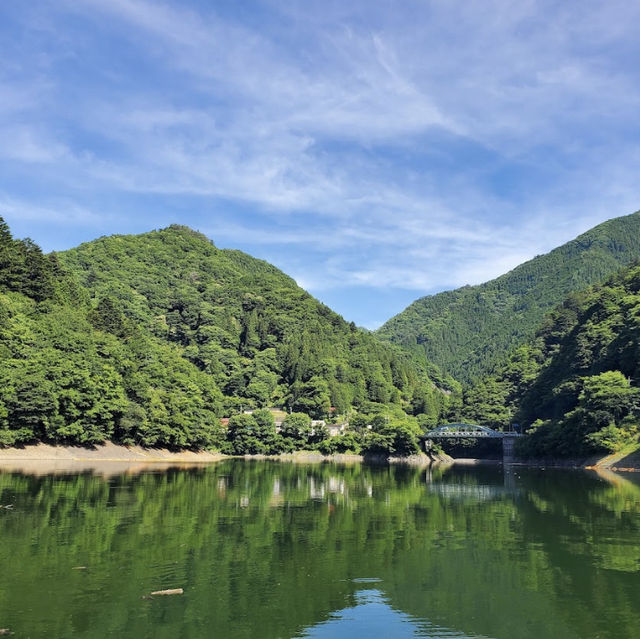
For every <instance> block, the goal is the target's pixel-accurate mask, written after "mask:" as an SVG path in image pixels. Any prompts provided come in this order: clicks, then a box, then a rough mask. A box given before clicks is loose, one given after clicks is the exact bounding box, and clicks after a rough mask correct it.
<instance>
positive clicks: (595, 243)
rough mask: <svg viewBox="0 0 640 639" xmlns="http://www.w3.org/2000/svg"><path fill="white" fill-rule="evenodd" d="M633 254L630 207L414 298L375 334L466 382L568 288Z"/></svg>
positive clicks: (635, 235) (528, 332)
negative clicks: (488, 274)
mask: <svg viewBox="0 0 640 639" xmlns="http://www.w3.org/2000/svg"><path fill="white" fill-rule="evenodd" d="M639 257H640V212H637V213H633V214H632V215H628V216H625V217H619V218H615V219H613V220H609V221H608V222H605V223H603V224H600V225H598V226H596V227H594V228H593V229H591V230H590V231H587V232H586V233H584V234H583V235H580V236H579V237H577V238H576V239H575V240H572V241H571V242H568V243H567V244H564V245H562V246H560V247H559V248H557V249H555V250H553V251H551V252H550V253H547V254H546V255H541V256H538V257H535V258H534V259H532V260H530V261H528V262H525V263H524V264H522V265H520V266H518V267H517V268H515V269H513V270H512V271H510V272H509V273H507V274H505V275H503V276H501V277H499V278H497V279H495V280H491V281H490V282H487V283H485V284H481V285H479V286H465V287H462V288H459V289H456V290H454V291H447V292H444V293H439V294H437V295H432V296H428V297H423V298H421V299H418V300H416V301H415V302H414V303H413V304H411V305H410V306H408V307H407V308H406V309H405V310H404V311H402V313H400V314H398V315H396V316H395V317H393V318H392V319H390V320H389V321H388V322H387V323H386V324H385V325H384V326H382V327H381V328H380V329H379V330H378V332H377V335H378V336H379V337H380V338H382V339H384V340H387V341H390V342H393V343H396V344H399V345H402V346H404V347H406V348H408V349H410V350H411V351H412V352H414V353H419V354H420V355H421V356H422V357H425V358H426V359H427V360H429V361H431V362H433V363H435V364H436V365H438V366H440V367H441V368H442V369H443V370H445V371H447V372H448V373H450V374H451V375H453V376H454V377H455V378H456V379H458V380H460V381H462V382H469V381H470V380H472V379H474V378H477V377H479V376H482V375H484V374H486V373H487V372H489V371H491V370H492V368H493V367H494V366H495V365H496V363H497V362H499V361H500V360H501V359H502V358H504V357H505V355H506V354H507V352H508V351H509V349H510V348H512V347H514V346H516V345H518V344H521V343H523V342H524V341H525V340H526V339H527V338H528V337H531V336H532V335H533V333H534V332H535V330H536V328H537V327H538V325H539V324H540V322H541V321H542V318H543V316H544V314H545V312H547V311H549V310H551V309H552V308H553V307H554V306H555V305H557V304H559V303H561V302H562V300H563V299H564V298H565V297H566V296H567V295H568V294H569V293H571V292H573V291H579V290H582V289H584V288H586V287H587V286H589V285H591V284H595V283H597V282H601V281H603V280H604V279H605V278H606V277H608V276H609V275H611V274H612V273H614V272H615V271H616V270H618V269H619V268H621V267H622V266H624V265H627V264H629V263H631V261H632V260H634V259H637V258H639Z"/></svg>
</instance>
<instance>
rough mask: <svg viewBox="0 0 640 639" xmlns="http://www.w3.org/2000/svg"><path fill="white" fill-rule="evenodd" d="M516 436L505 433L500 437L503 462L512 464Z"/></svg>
mask: <svg viewBox="0 0 640 639" xmlns="http://www.w3.org/2000/svg"><path fill="white" fill-rule="evenodd" d="M516 439H517V437H516V436H513V435H512V436H509V435H505V436H504V437H503V438H502V462H503V463H504V464H513V462H514V460H515V455H514V448H515V443H516Z"/></svg>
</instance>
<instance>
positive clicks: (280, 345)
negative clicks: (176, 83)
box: [0, 219, 455, 450]
mask: <svg viewBox="0 0 640 639" xmlns="http://www.w3.org/2000/svg"><path fill="white" fill-rule="evenodd" d="M0 221H1V219H0ZM433 379H435V378H433V376H432V377H431V378H430V377H429V376H428V375H427V374H426V373H425V368H424V367H423V368H422V369H420V368H418V367H416V366H415V364H414V362H412V361H411V359H410V358H409V357H407V356H406V355H405V354H404V353H402V352H400V351H399V350H398V349H396V348H394V347H393V346H389V345H385V344H382V343H380V342H379V341H378V340H377V339H376V338H375V337H373V336H372V335H370V334H368V333H367V332H366V331H363V330H361V329H358V328H357V327H356V326H354V325H353V324H348V323H347V322H345V321H344V320H343V319H342V318H341V317H340V316H338V315H336V314H335V313H333V312H332V311H331V310H330V309H329V308H327V307H326V306H324V305H323V304H321V303H319V302H318V301H317V300H315V299H314V298H312V297H311V296H310V295H309V294H307V293H306V292H304V291H303V290H302V289H300V288H299V287H298V286H297V285H296V284H295V282H294V281H293V280H292V279H291V278H289V277H287V276H286V275H284V274H283V273H282V272H280V271H279V270H277V269H276V268H275V267H273V266H271V265H269V264H267V263H266V262H263V261H260V260H256V259H254V258H251V257H250V256H248V255H245V254H243V253H241V252H239V251H229V250H219V249H217V248H216V247H215V246H214V245H213V244H212V243H211V242H210V241H209V240H208V239H207V238H206V237H205V236H203V235H201V234H199V233H197V232H195V231H192V230H190V229H188V228H185V227H180V226H173V227H170V228H168V229H164V230H162V231H154V232H151V233H147V234H144V235H139V236H113V237H105V238H101V239H99V240H96V241H94V242H90V243H87V244H84V245H82V246H80V247H78V248H76V249H73V250H71V251H67V252H65V253H62V254H59V255H50V256H45V255H43V254H42V252H41V251H40V249H39V248H38V247H37V246H35V245H34V244H33V243H32V242H30V241H29V240H15V239H13V238H12V237H11V234H10V232H9V229H8V228H7V227H6V224H4V222H2V228H1V229H0V444H5V445H7V444H8V445H11V444H14V443H20V442H26V441H34V440H46V441H56V442H79V443H95V442H99V441H103V440H105V439H112V440H115V441H121V442H125V443H142V444H146V445H169V446H175V447H183V446H194V447H203V446H223V447H224V446H227V448H228V447H229V446H231V447H232V448H233V446H234V442H230V441H229V440H228V438H227V441H226V443H225V441H223V438H224V437H225V436H227V435H229V436H235V435H234V434H238V433H240V435H238V436H239V437H244V436H245V435H246V434H247V428H249V431H251V429H253V430H254V431H256V432H258V431H260V432H262V431H261V430H260V429H262V430H265V429H266V430H265V432H264V433H262V434H263V435H265V433H266V435H265V437H266V438H267V439H269V438H270V437H271V438H272V435H274V432H273V424H272V423H268V422H269V416H268V415H262V417H259V418H257V421H256V420H253V421H256V423H255V424H254V425H249V426H247V424H245V423H244V422H249V421H252V419H253V418H252V419H245V420H244V421H243V420H240V421H238V420H236V421H235V422H233V424H232V425H233V428H230V429H228V430H226V431H225V430H223V429H221V427H220V424H219V419H218V418H219V417H222V416H231V415H234V414H237V413H240V412H242V410H243V409H244V410H246V409H253V408H256V409H257V408H262V407H266V406H278V407H282V408H284V409H285V410H287V411H289V412H291V411H293V412H294V413H296V412H297V413H304V414H306V415H308V416H311V417H314V418H322V417H328V416H330V415H332V414H335V413H345V412H347V411H349V410H351V409H352V408H354V407H355V408H357V409H358V410H359V412H360V413H362V414H372V415H373V414H376V413H380V411H383V410H387V412H388V415H389V416H390V417H391V416H395V417H396V418H397V417H398V415H403V414H404V412H403V411H407V412H408V413H413V414H424V415H426V417H425V419H426V420H427V421H430V422H433V421H435V420H437V419H438V416H439V415H440V414H441V413H442V411H443V410H445V409H446V405H447V403H451V398H453V397H455V394H453V395H451V394H448V393H444V392H441V390H439V388H438V387H436V384H435V383H434V381H432V380H433ZM435 381H436V382H437V383H438V386H439V387H444V388H445V389H447V390H450V389H451V388H452V387H453V388H455V382H453V380H447V379H435ZM300 419H302V422H303V421H304V419H303V418H302V417H301V418H300ZM272 421H273V420H272V419H271V422H272ZM298 421H300V420H298ZM236 422H237V423H236ZM294 422H295V423H296V424H298V422H296V421H295V419H293V418H292V424H293V423H294ZM302 422H300V424H302ZM252 423H253V422H252ZM385 423H389V420H387V422H385ZM300 424H298V425H297V426H296V427H295V428H294V427H293V426H291V427H290V428H289V430H291V433H290V434H291V436H290V437H289V439H290V440H291V441H289V442H288V443H285V444H286V445H284V448H285V449H286V448H287V447H288V448H291V447H292V446H304V445H307V444H309V443H312V442H311V440H310V438H309V437H306V436H305V437H302V436H300V433H299V432H298V431H299V429H300V427H302V428H303V430H304V428H306V426H305V425H304V424H303V425H302V426H300ZM238 429H239V430H238ZM296 429H297V430H296ZM285 430H286V429H285ZM267 431H269V432H268V433H267ZM254 434H255V433H254ZM391 439H393V438H391ZM391 439H390V440H389V441H391ZM272 443H273V442H272ZM280 443H282V442H280ZM278 446H280V444H278V445H275V444H274V445H273V446H272V447H271V449H273V450H275V449H277V448H278ZM280 447H281V448H282V446H280Z"/></svg>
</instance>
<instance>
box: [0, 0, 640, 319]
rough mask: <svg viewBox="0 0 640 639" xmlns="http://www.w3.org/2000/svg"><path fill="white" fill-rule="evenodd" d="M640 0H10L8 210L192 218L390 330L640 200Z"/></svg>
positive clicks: (146, 226) (1, 33)
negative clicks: (436, 299) (426, 298)
mask: <svg viewBox="0 0 640 639" xmlns="http://www.w3.org/2000/svg"><path fill="white" fill-rule="evenodd" d="M639 29H640V4H639V3H635V2H628V1H624V2H622V1H619V0H607V1H606V2H604V1H602V0H601V1H599V2H593V1H590V0H581V1H580V2H577V1H576V2H573V1H568V2H567V1H562V2H550V1H543V0H522V1H521V2H512V1H511V0H509V1H503V0H478V1H476V0H431V1H429V0H419V1H418V0H403V1H399V0H396V1H395V2H391V1H390V0H350V1H349V2H344V0H340V1H337V0H335V1H334V0H322V1H315V0H298V1H296V0H287V1H284V0H282V1H277V0H264V1H249V0H247V1H242V2H239V1H237V0H219V1H208V2H205V1H204V0H202V1H197V0H189V1H187V0H182V1H180V2H178V1H175V2H162V1H160V0H157V1H150V0H149V1H147V0H50V1H49V0H31V1H29V2H4V3H2V4H0V47H1V49H0V51H1V52H2V55H1V56H0V215H2V216H3V217H4V218H5V219H6V220H7V222H8V223H9V224H10V226H11V228H12V230H13V232H14V234H15V235H16V236H18V237H25V236H29V237H31V238H33V239H34V240H35V241H36V242H38V243H39V244H40V245H41V246H42V247H43V248H44V249H46V250H62V249H65V248H69V247H71V246H74V245H76V244H78V243H79V242H82V241H86V240H90V239H93V238H95V237H97V236H99V235H105V234H111V233H139V232H144V231H147V230H150V229H153V228H161V227H163V226H166V225H168V224H171V223H174V222H177V223H182V224H187V225H189V226H192V227H194V228H197V229H199V230H201V231H203V232H204V233H206V234H207V235H208V236H209V237H211V239H213V240H214V242H215V243H216V245H218V246H220V247H232V248H240V249H242V250H245V251H247V252H249V253H251V254H252V255H254V256H257V257H261V258H263V259H266V260H269V261H270V262H273V263H274V264H276V265H277V266H279V267H280V268H282V269H283V270H284V271H286V272H287V273H288V274H290V275H292V276H293V277H295V278H296V280H297V281H298V282H299V283H300V285H301V286H303V287H305V288H306V289H307V290H309V291H310V292H311V293H313V294H314V295H315V296H316V297H318V298H320V299H321V300H323V301H324V302H326V303H327V304H329V305H330V306H332V307H333V308H334V309H335V310H337V311H338V312H340V313H341V314H343V315H344V316H345V318H347V319H348V320H353V321H355V322H356V323H358V324H360V325H363V326H367V327H369V328H375V327H376V326H378V325H379V324H381V323H382V322H383V321H385V320H386V319H388V318H389V317H390V316H392V315H394V314H395V313H397V312H399V311H400V310H402V308H403V307H404V306H405V305H406V304H408V303H410V302H411V301H412V300H414V299H416V298H417V297H419V296H421V295H425V294H430V293H434V292H437V291H440V290H443V289H447V288H453V287H457V286H461V285H463V284H475V283H479V282H482V281H485V280H487V279H490V278H492V277H495V276H497V275H500V274H501V273H503V272H505V271H507V270H509V269H510V268H512V267H514V266H516V265H517V264H519V263H521V262H522V261H524V260H526V259H529V258H531V257H533V256H534V255H537V254H540V253H543V252H546V251H548V250H550V249H551V248H553V247H554V246H557V245H559V244H561V243H563V242H565V241H567V240H569V239H571V238H572V237H574V236H575V235H577V234H578V233H580V232H582V231H585V230H586V229H588V228H590V227H591V226H593V225H595V224H597V223H599V222H601V221H604V220H606V219H609V218H611V217H616V216H618V215H624V214H627V213H631V212H633V211H635V210H637V209H639V208H640V179H639V178H640V175H639V173H640V117H639V115H640V39H639V38H638V37H637V34H638V31H639Z"/></svg>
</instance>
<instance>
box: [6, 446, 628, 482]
mask: <svg viewBox="0 0 640 639" xmlns="http://www.w3.org/2000/svg"><path fill="white" fill-rule="evenodd" d="M233 458H236V459H247V460H252V459H255V460H274V461H281V462H289V463H298V464H307V463H327V462H329V463H339V464H356V463H374V464H405V465H411V466H431V465H459V466H480V465H503V466H524V467H530V468H573V469H586V470H610V471H618V472H640V447H633V448H630V449H626V450H624V451H621V452H619V453H614V454H611V455H604V456H599V457H589V458H574V459H561V458H545V459H530V460H527V459H514V460H512V461H509V462H504V461H503V460H501V459H475V458H457V459H454V458H452V457H449V456H448V455H434V456H428V455H425V454H420V455H411V456H410V457H389V458H386V457H382V456H364V455H352V454H334V455H322V454H321V453H318V452H314V451H296V452H293V453H282V454H280V455H239V456H233V455H225V454H223V453H219V452H211V451H192V450H182V451H170V450H167V449H163V448H143V447H142V446H123V445H120V444H114V443H112V442H105V443H103V444H100V445H97V446H92V447H86V448H85V447H82V446H54V445H51V444H43V443H39V444H30V445H26V446H23V447H19V448H0V471H15V472H27V473H34V474H42V475H44V474H47V473H62V472H85V471H94V472H96V473H98V474H109V475H113V474H116V473H117V472H128V473H135V472H142V471H144V470H150V469H156V470H160V469H167V468H187V467H194V466H202V465H205V464H211V463H215V462H219V461H222V460H225V459H233Z"/></svg>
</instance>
